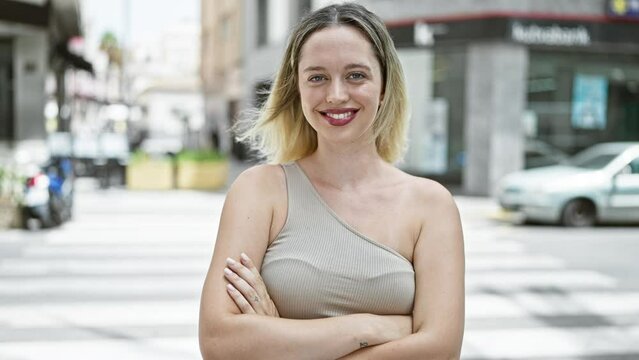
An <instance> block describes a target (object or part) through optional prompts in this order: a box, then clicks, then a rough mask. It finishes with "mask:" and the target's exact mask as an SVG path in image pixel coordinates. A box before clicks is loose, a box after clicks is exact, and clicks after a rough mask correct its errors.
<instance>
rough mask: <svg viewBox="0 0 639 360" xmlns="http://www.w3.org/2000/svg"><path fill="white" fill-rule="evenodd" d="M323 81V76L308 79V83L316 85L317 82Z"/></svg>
mask: <svg viewBox="0 0 639 360" xmlns="http://www.w3.org/2000/svg"><path fill="white" fill-rule="evenodd" d="M324 79H326V77H325V76H324V75H313V76H311V77H309V78H308V81H310V82H313V83H317V82H320V81H322V80H324Z"/></svg>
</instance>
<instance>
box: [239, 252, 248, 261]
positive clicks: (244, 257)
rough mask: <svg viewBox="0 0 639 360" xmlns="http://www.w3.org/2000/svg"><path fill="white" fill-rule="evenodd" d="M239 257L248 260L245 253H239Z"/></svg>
mask: <svg viewBox="0 0 639 360" xmlns="http://www.w3.org/2000/svg"><path fill="white" fill-rule="evenodd" d="M240 257H241V258H242V260H244V261H249V257H248V255H246V254H245V253H241V254H240Z"/></svg>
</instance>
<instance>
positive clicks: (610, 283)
mask: <svg viewBox="0 0 639 360" xmlns="http://www.w3.org/2000/svg"><path fill="white" fill-rule="evenodd" d="M223 197H224V195H223V194H215V193H200V192H174V193H173V192H171V193H133V194H131V193H126V192H124V191H122V190H110V191H108V192H103V193H86V194H82V196H79V197H78V203H77V214H78V215H77V217H76V219H75V220H74V221H73V222H71V223H68V224H66V225H65V226H64V227H63V228H61V229H56V230H53V231H42V232H36V233H24V232H20V231H9V232H4V233H0V360H18V359H19V360H31V359H44V358H50V359H70V360H73V359H119V360H126V359H136V360H138V359H139V360H145V359H175V360H177V359H180V360H185V359H186V360H188V359H200V358H201V357H200V354H199V348H198V342H197V321H198V311H199V295H200V290H201V286H202V282H203V279H204V274H205V272H206V269H207V267H208V263H209V260H210V256H211V253H212V245H213V239H214V237H215V232H216V226H217V218H218V217H219V214H220V212H221V207H222V202H223ZM474 201H476V200H472V199H463V198H460V199H459V205H460V208H461V210H462V217H463V219H464V225H465V235H466V240H465V243H466V270H467V276H466V294H467V297H466V332H465V338H464V346H463V350H462V358H463V359H468V360H479V359H639V291H637V292H633V291H623V290H621V289H620V287H619V285H618V283H617V281H616V280H615V279H614V278H612V277H610V276H607V275H605V274H602V273H599V272H596V271H592V270H588V269H577V268H571V267H569V266H568V265H567V264H566V263H565V262H564V261H563V260H562V259H560V258H556V257H552V256H549V255H547V254H539V253H532V252H530V251H529V250H528V249H527V248H526V246H525V244H524V243H523V242H521V241H518V240H517V236H515V235H516V232H517V231H518V230H517V229H515V228H512V227H510V226H502V227H499V226H497V227H496V225H495V224H494V223H490V222H487V221H485V214H484V213H483V212H484V211H485V209H484V208H482V207H480V206H479V205H478V204H476V203H475V202H474Z"/></svg>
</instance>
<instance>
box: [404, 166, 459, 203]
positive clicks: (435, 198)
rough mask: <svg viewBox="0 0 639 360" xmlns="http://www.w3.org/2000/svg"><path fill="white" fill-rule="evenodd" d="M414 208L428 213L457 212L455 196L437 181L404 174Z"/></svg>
mask: <svg viewBox="0 0 639 360" xmlns="http://www.w3.org/2000/svg"><path fill="white" fill-rule="evenodd" d="M404 178H405V181H406V182H407V184H408V185H409V186H408V188H409V192H410V195H411V196H410V198H411V199H412V201H413V204H412V205H413V206H414V207H415V208H418V209H422V210H423V211H426V212H429V213H430V212H431V211H435V212H438V211H441V210H444V209H449V210H452V209H454V210H455V211H456V209H457V206H456V205H455V200H454V198H453V195H452V194H451V193H450V191H448V189H446V187H444V186H443V185H442V184H440V183H438V182H437V181H434V180H431V179H427V178H422V177H418V176H413V175H409V174H406V173H404Z"/></svg>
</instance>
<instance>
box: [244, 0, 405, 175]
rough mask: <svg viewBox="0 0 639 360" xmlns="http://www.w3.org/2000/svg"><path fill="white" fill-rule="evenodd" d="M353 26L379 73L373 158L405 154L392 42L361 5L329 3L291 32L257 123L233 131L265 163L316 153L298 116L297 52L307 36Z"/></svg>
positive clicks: (401, 88) (400, 78) (313, 138)
mask: <svg viewBox="0 0 639 360" xmlns="http://www.w3.org/2000/svg"><path fill="white" fill-rule="evenodd" d="M339 25H344V26H352V27H354V28H356V29H358V30H360V31H361V32H362V33H363V34H365V35H366V36H367V37H368V39H369V41H370V43H371V45H372V48H373V52H374V53H375V57H376V58H377V61H378V62H379V64H380V68H381V71H382V81H383V88H382V93H383V94H384V97H383V101H382V102H381V105H380V107H379V110H378V112H377V116H376V118H375V121H374V122H373V137H374V140H375V146H376V148H377V152H378V154H379V155H380V156H381V157H382V159H384V160H385V161H387V162H391V163H392V162H395V161H396V160H398V159H399V158H400V157H401V156H402V155H403V152H404V150H405V144H406V128H407V123H408V99H407V95H406V85H405V83H404V74H403V71H402V67H401V64H400V62H399V58H398V56H397V52H396V50H395V46H394V44H393V40H392V39H391V37H390V35H389V34H388V31H387V30H386V27H385V25H384V22H383V21H382V20H381V19H380V18H379V17H378V16H377V15H375V14H373V13H372V12H370V11H368V10H367V9H366V8H364V7H363V6H361V5H358V4H353V3H346V4H340V5H330V6H327V7H324V8H322V9H319V10H317V11H315V12H312V13H310V14H309V15H307V16H306V17H304V18H303V19H302V20H301V21H300V23H299V24H298V25H297V26H296V27H295V29H294V30H293V32H292V34H291V36H290V38H289V40H288V44H287V46H286V51H285V53H284V58H283V60H282V63H281V65H280V68H279V70H278V72H277V74H276V76H275V80H274V82H273V85H272V87H271V90H270V92H269V94H268V99H267V100H266V102H265V103H264V105H263V106H262V108H261V109H260V111H259V113H258V115H257V119H256V120H251V121H250V123H248V124H247V122H246V120H245V121H240V122H239V123H238V127H236V128H235V131H236V133H237V139H238V140H240V141H245V142H248V143H249V144H250V146H251V147H252V148H253V149H255V150H257V151H258V152H259V153H260V155H262V156H264V157H265V158H266V160H267V161H268V162H269V163H286V162H290V161H294V160H298V159H301V158H303V157H305V156H308V155H310V154H312V153H313V152H314V151H315V150H316V149H317V134H316V132H315V130H314V129H313V128H312V127H311V126H310V125H309V124H308V122H307V121H306V120H305V118H304V114H303V112H302V103H301V99H300V93H299V89H298V78H297V68H298V64H299V58H300V51H301V48H302V46H303V45H304V43H305V41H306V40H307V39H308V38H309V36H310V35H311V34H313V33H314V32H316V31H318V30H322V29H324V28H327V27H330V26H339Z"/></svg>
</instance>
